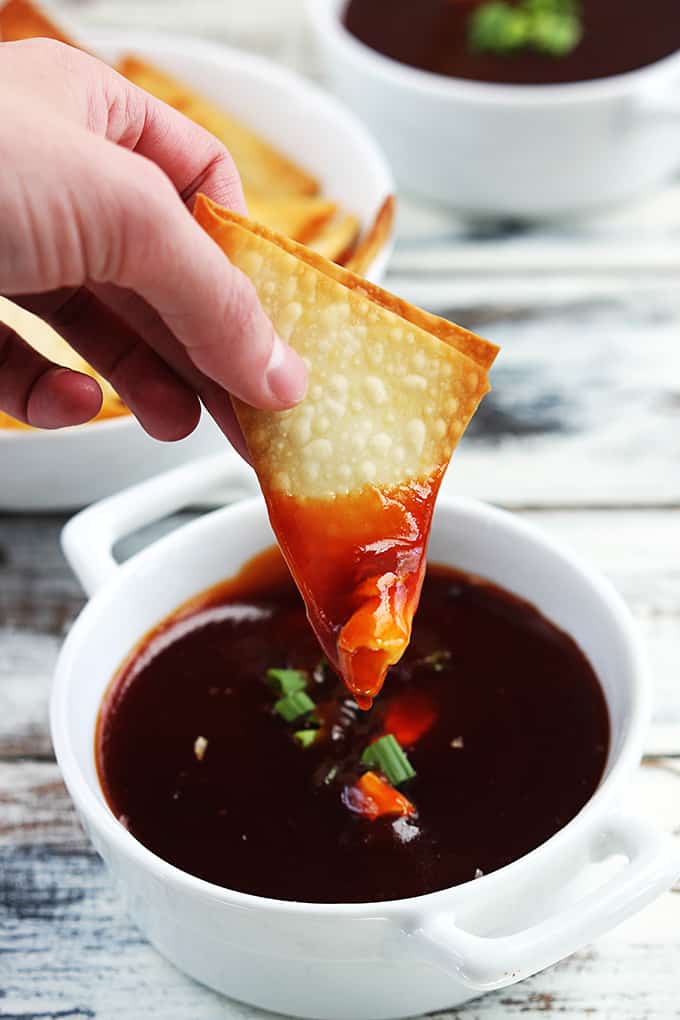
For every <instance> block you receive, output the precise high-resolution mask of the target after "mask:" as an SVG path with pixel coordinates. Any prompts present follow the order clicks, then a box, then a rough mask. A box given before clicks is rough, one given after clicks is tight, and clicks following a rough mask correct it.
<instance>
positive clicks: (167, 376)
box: [0, 288, 200, 441]
mask: <svg viewBox="0 0 680 1020" xmlns="http://www.w3.org/2000/svg"><path fill="white" fill-rule="evenodd" d="M16 300H17V301H18V302H19V303H20V304H22V305H23V307H24V308H27V309H28V310H29V311H32V312H34V313H35V314H37V315H40V316H41V317H42V318H43V319H45V321H46V322H48V323H49V324H50V325H51V326H53V327H54V328H55V329H56V330H57V331H58V332H59V333H60V334H61V336H62V337H63V338H64V339H65V340H66V341H67V342H68V343H69V344H70V345H71V347H73V348H74V350H76V351H78V353H79V354H81V355H82V357H83V358H85V360H86V361H87V362H89V364H91V365H92V367H93V368H95V369H96V370H97V371H98V372H99V373H100V374H101V375H103V376H104V377H105V378H106V379H108V381H109V382H110V383H111V385H112V386H113V387H114V389H115V390H116V392H117V393H118V394H119V395H120V397H121V399H122V400H123V401H124V402H125V404H126V405H127V406H128V407H129V408H130V410H131V411H132V412H133V413H134V414H135V416H136V417H137V418H138V420H139V422H140V423H141V425H142V426H143V427H144V428H145V429H146V431H147V432H148V433H149V434H150V435H152V436H153V437H154V438H156V439H161V440H165V441H169V440H175V439H183V438H184V437H185V436H187V435H189V433H190V432H192V431H193V430H194V428H195V427H196V425H197V423H198V419H199V416H200V405H199V402H198V398H197V397H196V394H195V392H194V391H193V388H192V387H190V386H188V385H187V384H186V383H185V382H184V381H183V380H182V379H180V378H179V377H178V376H177V375H176V374H175V372H173V370H172V368H170V367H169V365H168V364H167V363H166V362H165V361H164V360H163V359H162V358H160V357H159V356H158V355H157V354H156V353H155V352H154V351H153V350H152V349H151V348H150V347H149V346H148V345H147V344H146V342H145V341H144V339H143V338H142V337H140V336H139V335H138V334H137V333H136V332H135V331H134V329H131V328H130V326H129V325H128V324H127V323H125V322H124V321H123V320H122V319H120V318H119V317H118V316H117V315H116V314H115V312H113V311H112V310H111V309H110V308H107V307H106V305H104V304H103V303H102V302H101V301H100V300H99V299H98V298H97V297H95V295H93V294H92V293H90V292H89V291H88V290H86V289H85V288H79V289H77V290H72V291H66V292H63V293H59V292H56V293H52V294H42V295H32V296H23V297H19V298H17V299H16ZM0 375H2V373H0ZM95 385H96V384H95ZM97 389H98V387H97ZM95 413H96V412H95Z"/></svg>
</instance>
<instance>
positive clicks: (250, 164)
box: [118, 57, 319, 196]
mask: <svg viewBox="0 0 680 1020" xmlns="http://www.w3.org/2000/svg"><path fill="white" fill-rule="evenodd" d="M118 70H119V71H120V72H121V74H123V75H125V77H126V78H128V79H129V81H131V82H134V84H135V85H139V87H140V88H143V89H145V90H146V91H147V92H150V93H151V95H152V96H156V98H157V99H162V100H163V101H164V102H165V103H168V105H169V106H173V107H174V108H175V109H176V110H180V111H181V112H182V113H184V114H185V115H186V116H187V117H189V118H191V120H193V121H196V123H197V124H200V125H201V127H204V128H206V129H207V130H208V131H210V132H211V133H212V134H213V135H215V137H216V138H218V139H219V140H220V141H221V142H222V143H223V144H224V145H226V147H227V148H228V149H229V152H230V153H231V155H232V156H233V157H234V162H235V163H236V166H237V167H238V170H239V173H240V175H241V180H242V181H243V184H244V187H245V188H247V189H248V190H249V191H251V192H261V193H262V194H263V195H267V196H272V195H315V194H316V192H317V191H318V190H319V187H318V183H317V181H316V180H315V178H314V177H312V176H311V175H310V174H308V173H306V172H305V171H304V170H303V169H302V168H301V167H299V166H297V165H296V164H295V163H293V162H292V160H290V159H288V158H287V157H286V156H284V155H283V154H282V153H281V152H278V151H277V150H276V149H274V148H272V146H271V145H269V144H268V143H267V142H265V141H264V139H263V138H260V137H259V136H258V135H256V134H255V133H254V132H253V131H251V130H250V128H248V127H246V125H245V124H242V123H241V121H240V120H237V119H236V118H235V117H232V116H231V115H230V114H228V113H225V111H224V110H222V109H220V108H219V107H218V106H215V105H214V104H213V103H212V102H211V101H210V100H209V99H206V98H205V97H204V96H202V95H200V93H198V92H195V91H194V90H193V89H191V88H190V87H189V86H188V85H185V84H184V83H183V82H180V81H177V80H176V79H175V78H173V77H171V75H169V74H167V73H166V72H164V71H161V70H159V68H157V67H154V66H153V65H152V64H147V63H145V61H143V60H138V59H137V58H136V57H126V58H125V59H124V60H123V61H121V63H120V64H119V66H118Z"/></svg>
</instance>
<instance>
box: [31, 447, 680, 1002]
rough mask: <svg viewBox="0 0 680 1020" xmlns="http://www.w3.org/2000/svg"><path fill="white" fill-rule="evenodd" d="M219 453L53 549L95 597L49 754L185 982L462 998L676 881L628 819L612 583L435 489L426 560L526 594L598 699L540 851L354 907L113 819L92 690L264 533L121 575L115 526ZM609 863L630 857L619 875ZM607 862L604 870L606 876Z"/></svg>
mask: <svg viewBox="0 0 680 1020" xmlns="http://www.w3.org/2000/svg"><path fill="white" fill-rule="evenodd" d="M230 471H231V467H230V465H229V464H228V463H227V462H225V461H224V460H222V459H221V458H220V457H217V458H215V457H212V458H207V459H206V460H204V461H201V462H199V463H195V464H192V465H185V466H184V467H182V468H178V469H175V471H173V472H170V473H169V474H167V475H165V476H161V477H159V478H155V479H152V480H150V481H147V482H145V483H142V485H140V486H136V487H135V488H133V489H131V490H129V491H127V492H124V493H121V494H119V495H118V496H114V497H111V498H110V499H108V500H105V501H103V502H102V503H100V504H96V505H95V506H93V507H90V508H89V509H87V510H84V511H83V512H82V513H81V514H79V515H78V516H77V517H75V518H74V519H73V520H72V521H71V522H70V523H69V524H68V525H67V526H66V528H65V530H64V533H63V545H64V551H65V553H66V556H67V558H68V560H69V562H70V563H71V565H72V566H73V568H74V570H75V571H76V573H77V575H78V576H79V578H80V579H81V581H82V583H83V585H84V587H85V589H86V590H87V592H88V594H90V595H91V596H92V597H91V600H90V602H89V603H88V605H87V606H86V607H85V609H84V610H83V611H82V613H81V614H80V616H79V617H78V619H77V620H76V622H75V624H74V626H73V628H72V630H71V632H70V634H69V636H68V638H67V640H66V642H65V644H64V647H63V649H62V652H61V654H60V657H59V661H58V664H57V668H56V673H55V678H54V685H53V689H52V700H51V732H52V740H53V743H54V748H55V751H56V755H57V760H58V762H59V765H60V768H61V771H62V774H63V776H64V780H65V783H66V785H67V787H68V790H69V792H70V794H71V796H72V798H73V800H74V803H75V805H76V808H77V810H78V813H79V815H80V817H81V819H82V821H83V823H84V825H85V827H86V829H87V831H88V833H89V834H90V837H91V839H92V842H93V843H94V846H95V847H96V849H97V850H98V851H99V853H100V854H101V856H102V857H103V858H104V860H105V861H106V863H107V864H108V866H109V869H110V871H111V873H112V875H113V876H114V878H115V879H116V881H117V883H118V887H119V889H120V890H121V892H122V893H123V895H124V897H125V900H126V902H127V904H128V907H129V909H130V911H131V913H132V915H133V917H134V918H135V920H136V922H137V923H138V925H139V927H140V928H141V930H142V931H143V932H144V933H145V934H146V935H147V937H148V938H149V940H150V941H151V942H152V943H153V945H154V946H156V948H157V949H158V950H159V951H160V952H161V953H163V955H164V956H166V957H167V958H168V959H170V960H171V961H172V962H173V963H174V964H176V966H178V967H179V968H180V969H182V970H184V971H186V972H187V973H188V974H190V975H191V976H192V977H194V978H196V979H197V980H198V981H201V982H203V983H204V984H206V985H209V986H210V987H211V988H215V989H217V990H218V991H221V992H223V993H225V994H227V995H230V996H232V997H234V998H236V999H240V1000H242V1001H244V1002H248V1003H252V1004H254V1005H257V1006H262V1007H264V1008H266V1009H271V1010H276V1011H278V1012H282V1013H288V1014H292V1015H294V1016H299V1017H318V1018H323V1020H391V1018H397V1017H406V1016H414V1015H420V1014H422V1013H425V1012H430V1011H434V1010H441V1009H445V1008H447V1007H453V1006H456V1005H458V1004H460V1003H462V1002H465V1001H466V1000H468V999H470V998H473V997H474V996H476V995H478V994H480V992H482V991H486V990H488V989H491V988H499V987H503V986H505V985H509V984H512V983H514V982H515V981H518V980H520V979H521V978H523V977H526V976H528V975H530V974H533V973H535V972H537V971H538V970H541V969H543V968H544V967H546V966H548V965H549V964H552V963H554V962H555V961H557V960H558V959H560V958H561V957H563V956H565V955H567V954H568V953H570V952H573V951H574V950H575V949H577V948H578V947H580V946H582V945H584V944H585V943H586V942H590V941H591V940H592V939H594V938H596V937H597V936H599V935H601V934H603V933H604V932H605V931H607V930H609V929H610V928H612V927H614V926H615V925H616V924H618V923H619V922H620V921H622V920H623V919H624V918H625V917H627V916H629V915H630V914H632V913H634V912H635V911H636V910H638V909H639V908H641V907H642V906H643V905H644V904H645V903H647V902H649V901H650V900H651V899H653V898H654V897H655V896H656V895H658V894H659V893H660V892H662V891H663V890H664V889H666V888H667V887H668V886H670V885H671V884H672V882H673V880H674V879H675V878H676V877H677V875H678V874H679V873H680V853H679V852H678V849H677V846H676V845H675V843H674V842H673V841H672V840H671V839H670V837H668V836H666V835H665V834H662V833H660V832H657V831H656V830H655V829H654V828H653V827H652V826H650V825H649V824H648V823H647V822H644V821H643V820H642V819H640V818H636V817H631V816H629V815H626V814H624V813H623V811H622V806H623V805H625V794H626V788H627V785H628V783H629V781H630V778H631V775H632V773H633V771H634V770H635V768H636V767H637V765H638V762H639V759H640V755H641V751H642V740H643V735H644V731H645V727H646V724H647V718H648V700H649V691H648V685H647V678H646V674H645V665H644V662H643V657H642V653H641V650H640V646H639V644H638V640H637V637H636V634H635V630H634V627H633V623H632V620H631V617H630V614H629V613H628V611H627V609H626V607H625V606H624V604H623V602H622V600H621V599H620V597H619V596H618V595H617V594H616V592H615V591H614V590H613V588H612V587H611V586H610V585H609V584H608V583H607V582H606V581H604V580H603V579H602V578H600V577H599V576H598V575H597V574H595V573H594V572H593V571H591V570H590V568H589V567H587V566H586V565H584V564H583V563H581V562H580V561H578V560H577V559H576V558H575V557H574V556H573V555H572V554H571V553H570V552H569V551H568V550H565V549H562V548H561V547H559V546H558V545H556V544H555V543H553V542H552V541H550V540H549V539H547V538H545V537H544V536H543V535H542V534H541V532H540V531H538V530H537V529H536V528H533V527H531V526H529V525H527V524H526V523H524V522H523V521H521V520H520V519H518V518H516V517H513V516H512V515H511V514H509V513H506V512H503V511H501V510H496V509H493V508H492V507H489V506H485V505H484V504H482V503H477V502H475V501H471V500H464V499H452V498H443V499H440V500H439V504H438V506H437V510H436V513H435V517H434V525H433V530H432V538H431V543H430V550H429V555H430V558H431V560H432V561H433V562H441V563H447V564H450V565H452V566H455V567H459V568H462V569H464V570H468V571H471V572H473V573H475V574H481V575H483V576H485V577H487V578H490V579H491V580H493V581H495V582H497V583H498V584H500V585H502V586H504V587H506V588H508V589H509V590H511V591H513V592H515V593H517V594H518V595H519V596H521V597H522V598H524V599H528V600H530V601H531V602H533V603H534V604H535V605H536V606H537V607H538V608H539V610H541V612H543V613H545V614H546V615H547V616H548V617H549V618H550V619H551V620H553V621H554V622H555V623H556V624H557V625H558V626H559V627H562V628H564V629H565V630H566V631H568V632H569V633H570V634H571V635H572V636H573V637H574V638H575V640H576V641H577V642H578V644H579V645H580V647H581V648H582V649H583V651H584V652H585V653H586V655H587V656H588V658H589V659H590V662H591V663H592V665H593V668H594V669H595V671H596V673H597V675H598V677H599V679H600V681H601V683H602V686H603V689H604V692H605V696H606V699H607V704H608V707H609V715H610V720H611V747H610V751H609V756H608V761H607V766H606V772H605V776H604V778H603V780H602V782H601V783H600V786H599V788H598V789H597V790H596V791H595V793H594V794H593V796H592V797H591V799H590V800H589V801H588V803H587V804H586V805H585V807H584V808H583V809H582V810H581V811H580V812H579V814H578V815H577V816H576V817H575V818H573V819H572V821H570V822H569V823H568V824H567V825H566V826H565V827H564V828H563V829H561V830H560V831H559V832H558V833H556V834H555V835H554V836H553V837H552V838H551V839H549V840H547V842H545V843H544V844H543V845H542V846H540V847H538V848H537V849H536V850H533V851H532V852H531V853H529V854H527V855H526V856H524V857H522V858H520V859H519V860H517V861H515V862H514V863H512V864H510V865H508V866H506V867H503V868H501V869H499V870H498V871H495V872H492V873H491V874H489V875H486V876H484V877H483V878H480V879H477V880H475V881H472V882H467V883H465V884H463V885H459V886H455V887H453V888H450V889H445V890H442V891H440V892H435V893H431V894H429V895H426V896H418V897H414V898H411V899H405V900H394V901H390V902H381V903H367V904H361V903H357V904H314V903H304V902H285V901H280V900H273V899H266V898H263V897H258V896H252V895H246V894H244V893H240V892H235V891H233V890H230V889H224V888H221V887H219V886H216V885H213V884H211V883H209V882H205V881H203V880H201V879H198V878H195V877H193V876H192V875H189V874H186V873H185V872H183V871H180V870H179V869H177V868H176V867H174V866H173V865H171V864H168V863H167V862H166V861H163V860H161V858H159V857H157V856H156V855H155V854H153V853H152V852H151V851H150V850H148V849H147V848H146V847H144V846H143V845H142V844H141V843H139V842H138V841H137V840H136V839H135V838H134V837H133V836H132V835H131V834H130V833H129V832H128V831H127V830H126V829H125V828H124V827H123V826H122V825H121V824H120V823H119V822H118V821H117V820H116V818H115V817H114V816H113V814H112V813H111V811H110V809H109V807H108V806H107V804H106V801H105V799H104V796H103V793H102V790H101V786H100V784H99V780H98V777H97V771H96V767H95V755H94V734H95V724H96V719H97V714H98V710H99V705H100V702H101V699H102V695H103V693H104V691H105V689H106V687H107V685H108V683H109V681H110V679H111V677H112V676H113V675H114V673H115V672H116V670H117V669H118V667H119V666H120V664H121V662H122V661H123V660H124V659H125V657H126V656H127V654H128V653H129V651H130V649H131V648H133V647H134V646H135V644H136V643H137V642H138V641H139V640H140V639H141V638H142V637H143V635H144V634H145V633H147V632H148V631H149V629H150V628H152V627H153V626H154V625H156V624H157V623H158V622H159V621H160V620H162V619H163V618H164V617H165V616H166V615H167V614H168V613H170V612H171V611H172V610H174V609H175V608H176V607H177V606H178V605H180V604H181V603H182V602H184V601H185V600H186V599H188V598H189V597H191V596H192V595H195V594H197V593H198V592H200V591H202V590H204V589H205V588H208V587H209V586H211V585H214V584H216V583H217V582H218V581H221V580H223V579H224V578H226V577H228V576H230V575H233V574H235V573H236V572H237V571H238V570H239V568H240V567H241V566H242V565H243V564H244V563H245V562H246V561H247V560H249V559H250V558H251V557H252V556H254V555H255V554H256V553H258V552H260V551H261V550H262V549H264V548H266V547H267V546H269V545H271V544H272V543H273V541H274V538H273V535H272V532H271V529H270V526H269V523H268V520H267V513H266V509H265V506H264V503H263V501H262V500H261V499H260V498H259V497H258V498H256V499H252V500H247V501H245V502H241V503H235V504H233V505H232V506H229V507H226V508H223V509H220V510H217V511H215V512H213V513H211V514H208V515H206V516H204V517H201V518H198V519H196V520H194V521H193V522H192V523H191V524H188V525H185V526H182V527H180V528H179V529H178V530H176V531H174V532H173V533H172V534H170V535H168V536H166V537H165V538H163V539H161V540H160V541H158V542H156V543H155V544H154V545H152V546H150V547H148V548H147V549H145V550H144V551H143V552H141V553H139V554H138V555H137V556H135V557H133V558H132V559H130V560H128V561H127V562H126V563H125V564H123V566H122V567H118V566H117V564H116V563H115V561H114V560H113V558H112V555H111V550H112V548H113V545H114V543H115V542H116V541H117V539H119V538H120V537H122V536H123V535H124V534H126V533H128V532H130V531H133V530H135V529H137V528H139V527H141V526H143V525H144V524H147V523H149V522H150V521H152V520H154V519H156V518H159V517H162V516H165V515H166V514H168V513H171V512H172V511H173V510H176V509H178V508H179V507H181V506H182V505H184V504H185V503H186V502H188V501H189V500H192V499H195V498H196V497H200V496H205V495H206V494H207V493H208V492H210V490H211V489H212V488H213V487H214V486H216V485H219V484H220V483H222V482H223V481H224V480H225V478H227V477H228V476H229V474H230ZM617 855H624V856H625V857H626V859H627V860H626V864H625V865H623V866H622V867H619V868H618V869H617V870H615V871H613V872H612V871H611V869H610V867H609V866H610V865H612V864H613V863H614V861H613V860H612V858H616V856H617ZM603 861H607V865H606V874H605V875H603V874H602V870H601V869H602V868H603V867H605V865H604V864H603V863H599V864H597V863H596V862H603Z"/></svg>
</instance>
